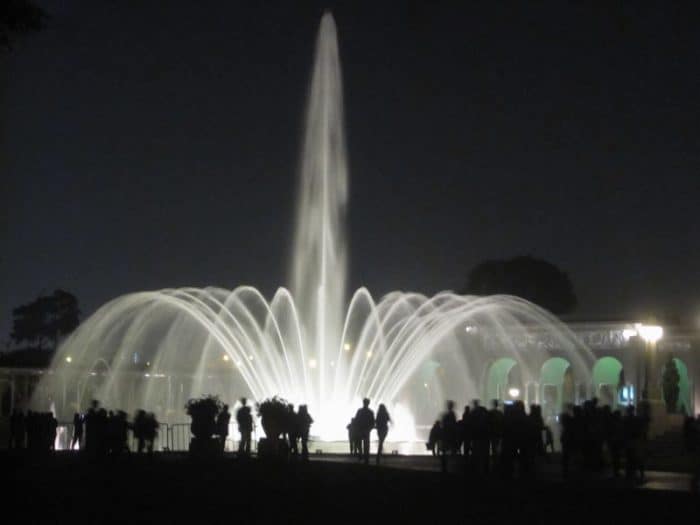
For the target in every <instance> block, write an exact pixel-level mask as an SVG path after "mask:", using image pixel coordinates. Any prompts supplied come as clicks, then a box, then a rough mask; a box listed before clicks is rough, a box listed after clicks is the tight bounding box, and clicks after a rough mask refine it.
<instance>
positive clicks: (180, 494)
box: [0, 452, 700, 525]
mask: <svg viewBox="0 0 700 525" xmlns="http://www.w3.org/2000/svg"><path fill="white" fill-rule="evenodd" d="M356 463H357V462H356V461H355V460H354V459H353V458H350V457H348V456H343V455H330V454H329V455H322V454H318V455H316V454H313V455H312V458H311V461H310V462H309V463H307V464H303V463H300V462H293V463H290V464H280V463H269V462H262V461H257V460H255V459H253V460H248V461H243V460H238V459H236V458H234V457H233V456H232V455H227V456H226V457H224V458H215V459H213V460H210V461H207V462H199V461H194V460H192V459H190V458H188V457H187V455H186V454H179V453H170V454H156V455H155V456H154V457H153V458H147V457H138V456H136V455H131V456H128V457H123V458H106V459H104V460H102V461H99V462H97V461H92V460H90V459H89V458H86V457H85V456H84V455H80V454H71V453H65V454H57V455H56V456H53V457H49V458H45V459H35V458H23V457H20V456H15V455H12V454H7V453H3V452H0V464H1V465H2V471H3V474H5V480H6V481H9V483H7V484H6V487H5V488H4V489H3V499H2V501H3V511H4V513H5V515H4V516H3V517H6V516H13V515H14V516H16V517H15V519H13V520H3V523H4V522H7V523H69V522H70V523H149V524H152V523H168V524H173V523H226V524H227V525H230V524H231V523H241V524H242V523H245V524H246V525H248V524H251V523H271V522H274V523H285V524H286V523H304V524H309V523H323V524H328V523H345V522H348V521H352V522H354V523H362V524H363V525H365V524H367V523H382V524H384V525H388V524H393V523H416V522H420V523H424V524H426V525H427V524H432V523H469V524H470V525H471V524H481V523H504V524H511V523H514V522H516V523H526V524H529V523H536V524H549V523H551V524H557V525H561V524H562V523H566V525H572V524H578V523H581V524H582V525H583V524H586V525H590V524H591V523H618V522H620V523H622V522H629V523H651V522H653V523H663V522H664V521H671V520H672V519H673V520H674V521H678V520H679V518H680V517H682V516H697V515H698V514H697V513H698V512H700V498H698V497H697V496H693V495H690V494H687V493H685V492H683V491H676V490H673V487H674V484H675V483H676V482H679V480H682V476H677V475H658V476H657V475H656V473H654V474H653V475H652V477H651V479H650V481H649V483H648V484H647V486H645V487H646V488H652V489H662V490H637V489H636V488H634V487H631V486H629V485H626V484H624V483H621V484H614V483H609V482H606V481H605V480H595V479H593V480H592V479H583V480H577V479H574V480H572V481H569V482H567V483H562V482H559V481H549V480H548V479H547V478H548V476H549V475H550V474H549V473H548V472H546V470H547V469H542V470H543V472H542V473H541V476H540V477H538V478H537V479H535V480H517V479H516V480H514V481H512V482H504V481H501V480H499V479H497V478H488V479H484V478H480V479H475V478H469V477H465V476H463V475H461V474H459V473H457V472H451V473H448V474H442V473H439V472H437V470H438V468H437V467H438V466H437V464H436V460H434V459H433V458H430V457H428V458H426V457H414V456H392V457H387V458H386V462H385V466H382V467H380V468H377V467H375V466H374V465H372V466H369V467H366V466H364V465H358V464H356ZM455 467H456V465H455ZM552 468H554V466H552ZM453 470H455V471H458V470H459V469H456V468H455V469H453ZM552 475H554V474H552ZM681 484H682V483H681ZM688 523H691V522H688Z"/></svg>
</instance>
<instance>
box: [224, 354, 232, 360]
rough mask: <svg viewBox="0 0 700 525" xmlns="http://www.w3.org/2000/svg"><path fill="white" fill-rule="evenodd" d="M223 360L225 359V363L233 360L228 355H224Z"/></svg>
mask: <svg viewBox="0 0 700 525" xmlns="http://www.w3.org/2000/svg"><path fill="white" fill-rule="evenodd" d="M222 359H223V360H224V361H230V360H231V358H230V357H229V356H228V354H224V355H223V357H222Z"/></svg>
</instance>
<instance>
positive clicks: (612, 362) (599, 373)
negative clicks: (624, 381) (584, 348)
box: [593, 356, 622, 407]
mask: <svg viewBox="0 0 700 525" xmlns="http://www.w3.org/2000/svg"><path fill="white" fill-rule="evenodd" d="M620 372H622V363H621V362H620V361H619V360H618V359H615V358H614V357H610V356H607V357H601V358H600V359H598V361H596V363H595V365H594V366H593V392H594V393H595V394H594V395H595V396H596V397H597V398H598V400H599V402H600V404H601V405H609V406H611V407H615V406H617V388H618V385H619V383H620Z"/></svg>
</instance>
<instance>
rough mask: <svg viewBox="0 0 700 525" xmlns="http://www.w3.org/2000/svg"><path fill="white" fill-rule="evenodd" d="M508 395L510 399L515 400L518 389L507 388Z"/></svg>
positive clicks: (518, 392) (518, 393) (518, 394)
mask: <svg viewBox="0 0 700 525" xmlns="http://www.w3.org/2000/svg"><path fill="white" fill-rule="evenodd" d="M508 395H509V396H510V397H512V398H516V397H518V396H520V389H519V388H515V387H513V388H509V389H508Z"/></svg>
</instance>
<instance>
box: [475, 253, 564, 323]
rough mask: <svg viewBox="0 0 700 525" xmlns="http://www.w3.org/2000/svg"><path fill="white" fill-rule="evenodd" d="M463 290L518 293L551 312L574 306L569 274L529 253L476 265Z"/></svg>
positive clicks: (476, 292) (479, 292) (491, 293)
mask: <svg viewBox="0 0 700 525" xmlns="http://www.w3.org/2000/svg"><path fill="white" fill-rule="evenodd" d="M463 293H468V294H475V295H493V294H510V295H517V296H518V297H522V298H523V299H527V300H528V301H531V302H533V303H535V304H537V305H539V306H541V307H542V308H545V309H547V310H549V311H550V312H552V313H554V314H566V313H569V312H571V311H572V310H573V309H574V307H575V306H576V295H575V294H574V287H573V285H572V284H571V280H570V279H569V276H568V275H567V274H566V273H564V272H563V271H562V270H560V269H559V268H557V267H556V266H555V265H553V264H552V263H549V262H547V261H544V260H541V259H536V258H534V257H530V256H519V257H514V258H512V259H507V260H493V261H485V262H482V263H480V264H478V265H476V266H475V267H474V268H473V269H472V270H471V271H470V272H469V276H468V279H467V285H466V287H465V288H464V290H463Z"/></svg>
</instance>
